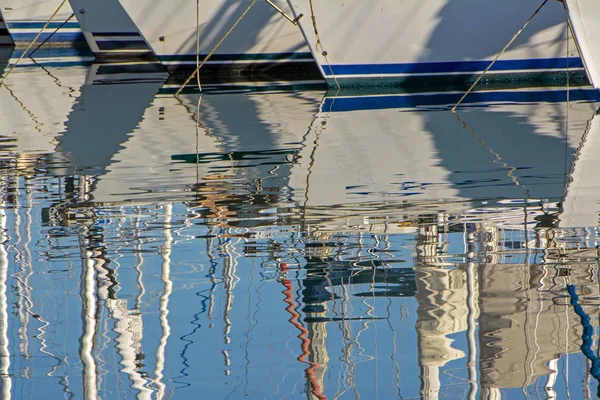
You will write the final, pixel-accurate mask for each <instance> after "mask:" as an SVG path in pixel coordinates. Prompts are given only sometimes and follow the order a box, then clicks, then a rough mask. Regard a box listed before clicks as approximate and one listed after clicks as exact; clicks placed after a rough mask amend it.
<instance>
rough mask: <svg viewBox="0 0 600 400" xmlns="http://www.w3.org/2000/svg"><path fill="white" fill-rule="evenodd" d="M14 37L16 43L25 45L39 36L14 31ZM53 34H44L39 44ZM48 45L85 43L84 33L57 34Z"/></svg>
mask: <svg viewBox="0 0 600 400" xmlns="http://www.w3.org/2000/svg"><path fill="white" fill-rule="evenodd" d="M11 33H12V37H13V40H14V42H15V43H17V44H24V43H27V44H29V43H31V41H32V40H33V39H35V37H36V36H37V33H19V32H14V31H12V32H11ZM51 34H52V32H46V33H43V34H42V35H41V36H40V37H39V39H38V41H37V43H42V42H43V41H44V40H46V39H48V37H49V36H50V35H51ZM48 43H77V44H79V43H85V37H84V36H83V33H82V32H72V33H70V32H62V33H61V32H60V31H58V32H56V33H55V34H54V35H53V36H52V37H51V38H50V40H49V41H48Z"/></svg>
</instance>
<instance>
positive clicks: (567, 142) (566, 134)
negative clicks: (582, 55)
mask: <svg viewBox="0 0 600 400" xmlns="http://www.w3.org/2000/svg"><path fill="white" fill-rule="evenodd" d="M570 83H571V82H570V77H569V23H568V19H567V105H566V108H567V109H566V112H565V160H564V167H565V169H564V171H565V175H564V184H565V187H566V186H567V182H566V181H567V174H566V173H567V154H568V152H569V101H570V97H571V96H570V95H571V90H570V89H571V88H570Z"/></svg>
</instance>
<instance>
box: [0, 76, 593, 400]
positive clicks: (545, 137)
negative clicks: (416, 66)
mask: <svg viewBox="0 0 600 400" xmlns="http://www.w3.org/2000/svg"><path fill="white" fill-rule="evenodd" d="M174 87H175V86H173V85H170V83H169V82H166V81H165V79H164V77H162V76H161V75H160V74H152V73H150V74H144V75H131V74H130V73H129V72H127V73H124V72H123V71H122V70H115V69H106V68H105V66H101V65H100V66H99V65H94V66H91V67H69V68H62V67H54V66H52V65H46V66H32V67H26V68H17V69H16V70H15V71H13V72H12V73H11V75H10V77H9V79H7V81H6V84H5V86H3V87H0V226H1V230H0V384H1V393H2V398H6V399H10V398H15V399H20V398H73V399H79V398H88V399H94V398H141V399H149V398H156V399H167V398H186V399H187V398H198V397H201V398H213V399H241V398H251V399H282V398H289V399H301V398H307V399H346V398H362V399H376V398H379V399H391V398H403V399H410V398H423V399H438V398H452V399H455V398H469V399H476V398H483V399H503V398H506V399H513V398H514V399H519V398H528V399H529V398H542V399H554V398H556V399H561V398H573V399H587V398H596V396H597V391H598V381H597V380H596V378H595V377H594V375H595V372H594V371H595V370H594V369H592V361H590V360H589V359H588V357H589V358H592V359H593V358H594V357H595V356H594V355H595V354H597V352H598V314H599V311H600V309H599V306H600V303H599V297H598V294H599V293H598V292H599V288H598V253H597V246H598V242H599V237H598V235H599V232H598V211H599V209H600V205H599V204H598V200H599V199H600V185H599V184H598V180H597V177H596V176H597V171H598V167H599V166H600V156H599V154H600V151H599V150H600V119H598V117H596V116H595V114H596V110H597V108H598V105H599V104H598V103H597V102H596V101H597V100H598V99H597V98H598V95H597V94H596V92H594V91H593V90H591V89H590V88H574V89H571V90H569V91H568V92H567V91H566V90H565V89H552V90H548V89H545V90H537V91H536V90H529V91H527V92H524V91H515V90H506V91H503V92H496V93H488V94H477V95H476V97H474V98H472V100H471V101H470V104H468V105H466V106H465V107H462V108H461V109H460V110H459V114H458V117H457V116H455V115H453V114H452V113H451V112H450V111H449V110H448V107H447V106H448V105H452V103H453V99H454V98H455V97H456V95H454V94H444V95H431V94H430V95H427V96H415V95H406V94H404V95H401V94H390V93H387V94H383V93H380V94H377V95H370V96H367V95H365V94H362V95H357V94H348V93H346V94H344V93H337V94H335V93H334V94H332V93H325V92H323V91H319V90H305V91H282V90H278V91H276V90H261V91H258V92H256V91H246V92H244V91H241V92H231V91H229V92H224V91H218V92H214V93H208V94H207V93H204V94H202V95H200V94H198V93H193V92H191V93H187V94H186V93H184V94H182V95H180V96H179V97H174V96H173V91H174ZM459 95H460V94H458V96H459ZM567 96H568V98H569V101H568V102H567V101H566V99H567ZM459 97H460V96H459ZM415 104H416V105H418V106H417V107H411V106H412V105H415ZM573 293H575V294H576V295H577V297H575V296H573ZM579 306H581V307H579ZM582 316H583V317H584V319H585V318H586V317H589V327H588V328H587V331H586V332H585V333H589V330H590V329H591V332H592V333H593V334H592V335H591V337H589V338H588V337H587V336H585V335H584V328H583V326H582ZM582 346H584V347H585V346H587V347H585V354H584V352H582V349H581V347H582ZM588 347H589V349H588Z"/></svg>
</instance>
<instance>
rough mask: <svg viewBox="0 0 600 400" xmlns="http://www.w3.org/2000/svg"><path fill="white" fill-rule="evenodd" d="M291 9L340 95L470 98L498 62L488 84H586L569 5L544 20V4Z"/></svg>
mask: <svg viewBox="0 0 600 400" xmlns="http://www.w3.org/2000/svg"><path fill="white" fill-rule="evenodd" d="M288 2H289V5H290V6H291V8H292V10H293V16H294V17H295V18H298V21H299V25H300V27H301V29H302V32H303V34H304V36H305V37H306V40H307V42H308V45H309V46H310V48H311V51H312V53H313V55H314V56H315V59H316V61H317V63H318V65H319V67H320V70H321V73H322V75H323V76H324V77H325V78H326V79H327V82H328V83H329V84H330V86H332V87H333V86H338V85H339V86H354V85H357V86H372V85H391V86H397V87H403V88H416V89H422V88H427V89H429V90H431V88H432V87H434V86H443V87H445V88H446V90H447V89H448V88H456V89H457V90H458V89H460V90H464V89H465V88H467V87H468V86H469V85H470V84H471V82H473V81H474V78H475V76H477V75H479V74H481V73H482V72H483V71H484V70H485V69H486V68H487V67H488V66H489V65H490V63H491V61H492V60H493V59H494V58H495V57H496V56H498V55H501V56H500V58H499V60H498V61H497V62H496V63H495V65H494V66H493V67H492V68H491V70H490V71H489V73H488V74H487V81H488V82H490V81H500V82H506V81H511V82H515V81H516V82H520V83H529V82H532V81H537V82H540V81H541V82H545V83H547V82H548V81H553V82H556V81H557V80H558V81H561V80H565V74H564V71H565V70H567V69H569V70H577V71H580V73H581V75H580V76H581V78H582V79H583V80H585V74H584V73H583V64H582V62H581V59H580V58H579V57H578V56H577V50H576V46H575V43H574V41H573V40H572V38H569V36H570V35H569V34H568V28H567V24H566V20H567V12H566V10H565V7H564V5H563V3H562V2H557V1H548V2H546V3H544V6H543V7H541V9H539V12H537V13H535V12H536V10H538V8H539V7H540V4H541V1H537V0H507V1H503V2H498V1H490V0H484V1H481V0H464V1H452V0H425V1H421V2H414V1H407V0H399V1H394V2H365V1H363V0H347V1H343V2H341V1H328V0H288ZM534 14H535V16H533V15H534ZM301 16H302V17H301ZM531 16H533V18H531V20H530V21H529V23H528V25H527V26H526V28H525V29H524V30H523V31H522V33H520V35H518V37H517V38H516V40H515V41H514V42H513V43H512V44H511V45H510V46H509V47H508V49H507V50H506V51H505V52H503V53H502V50H503V49H504V47H505V46H506V45H507V44H508V43H509V42H510V41H511V39H512V38H513V37H514V36H515V34H516V33H518V32H519V31H520V29H521V28H522V27H523V26H524V25H525V23H526V22H528V20H529V18H530V17H531ZM567 50H569V52H568V54H567ZM425 83H426V85H425Z"/></svg>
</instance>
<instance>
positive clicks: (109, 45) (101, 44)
mask: <svg viewBox="0 0 600 400" xmlns="http://www.w3.org/2000/svg"><path fill="white" fill-rule="evenodd" d="M96 45H97V46H98V48H99V49H100V50H105V51H109V50H149V49H148V45H147V44H146V42H144V41H143V40H122V41H117V40H106V41H104V40H102V41H96Z"/></svg>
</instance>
